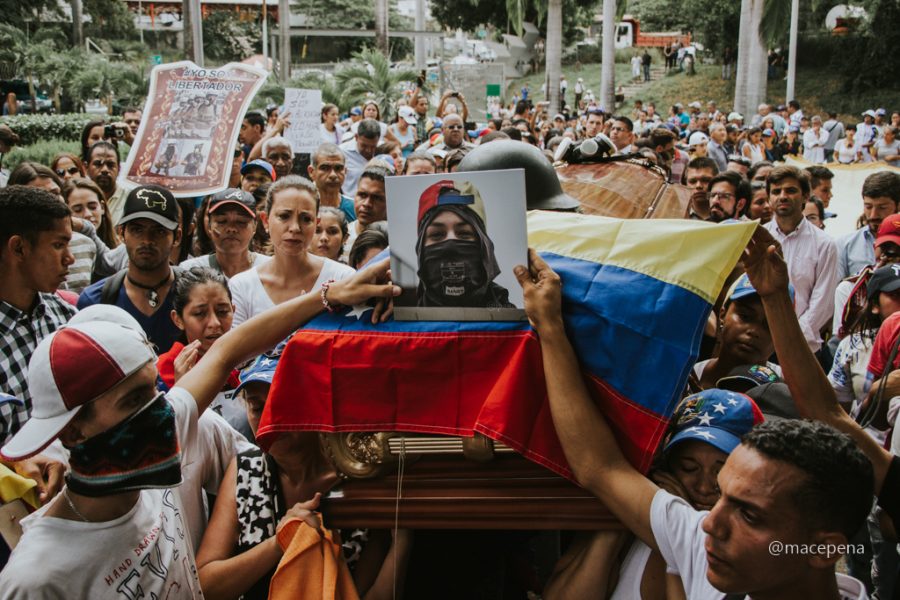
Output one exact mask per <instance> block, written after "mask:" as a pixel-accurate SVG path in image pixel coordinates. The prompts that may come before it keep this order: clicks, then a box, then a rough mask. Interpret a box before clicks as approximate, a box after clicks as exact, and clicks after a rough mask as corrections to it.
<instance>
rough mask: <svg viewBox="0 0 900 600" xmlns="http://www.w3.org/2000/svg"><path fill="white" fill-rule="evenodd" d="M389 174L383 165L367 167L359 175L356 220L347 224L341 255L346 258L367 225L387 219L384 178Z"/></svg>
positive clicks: (355, 208) (355, 200) (355, 205)
mask: <svg viewBox="0 0 900 600" xmlns="http://www.w3.org/2000/svg"><path fill="white" fill-rule="evenodd" d="M388 175H389V173H388V170H387V169H385V168H382V167H374V166H373V167H367V168H366V169H365V170H364V171H363V172H362V174H361V175H360V176H359V185H358V186H357V189H356V197H355V199H354V210H355V212H356V220H355V221H353V222H352V223H350V224H349V225H348V226H347V229H348V230H349V232H348V235H347V240H346V241H345V242H344V250H343V252H342V253H341V257H342V258H344V259H346V257H347V255H348V254H350V249H351V248H353V242H355V241H356V238H357V237H358V236H359V234H360V233H362V232H363V230H365V228H366V227H368V226H369V225H371V224H372V223H375V222H376V221H384V220H386V219H387V196H386V195H385V191H384V178H385V177H387V176H388Z"/></svg>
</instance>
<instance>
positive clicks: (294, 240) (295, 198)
mask: <svg viewBox="0 0 900 600" xmlns="http://www.w3.org/2000/svg"><path fill="white" fill-rule="evenodd" d="M318 209H319V192H318V190H317V189H316V186H315V184H314V183H312V182H311V181H309V180H308V179H304V178H302V177H298V176H295V175H288V176H287V177H284V178H282V179H279V180H278V181H276V182H275V183H273V184H272V187H270V188H269V194H268V198H267V199H266V206H265V212H263V213H261V214H260V218H261V219H262V221H263V224H264V225H265V227H266V229H267V230H268V232H269V238H270V241H271V244H272V253H273V254H272V260H270V261H268V262H266V263H265V264H263V265H260V266H258V267H253V268H252V269H249V270H247V271H244V272H243V273H238V274H237V275H235V276H234V277H232V278H231V280H230V281H229V286H230V287H231V293H232V294H233V296H234V306H235V313H234V320H235V324H236V325H237V324H240V323H242V322H244V321H246V320H247V319H249V318H251V317H252V316H254V315H257V314H259V313H261V312H262V311H264V310H268V309H270V308H272V307H274V306H276V305H278V304H281V303H282V302H286V301H288V300H290V299H291V298H295V297H297V296H299V295H300V294H303V293H305V292H306V291H308V290H313V289H319V288H320V287H322V285H323V284H327V283H328V282H330V281H334V280H339V279H344V278H345V277H349V276H350V275H352V274H353V269H351V268H350V267H348V266H346V265H342V264H341V263H339V262H337V261H334V260H331V259H328V258H323V257H320V256H316V255H314V254H312V253H310V252H309V245H310V241H311V240H312V239H313V237H314V236H315V232H316V220H317V216H318V214H319V210H318Z"/></svg>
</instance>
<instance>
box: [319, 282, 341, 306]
mask: <svg viewBox="0 0 900 600" xmlns="http://www.w3.org/2000/svg"><path fill="white" fill-rule="evenodd" d="M332 283H334V279H329V280H328V281H325V282H323V283H322V290H321V291H320V292H319V295H320V296H321V297H322V306H324V307H325V310H327V311H328V312H330V313H333V312H334V311H335V310H337V308H338V306H339V305H336V304H332V303H331V302H329V301H328V297H327V294H328V288H329V287H331V284H332Z"/></svg>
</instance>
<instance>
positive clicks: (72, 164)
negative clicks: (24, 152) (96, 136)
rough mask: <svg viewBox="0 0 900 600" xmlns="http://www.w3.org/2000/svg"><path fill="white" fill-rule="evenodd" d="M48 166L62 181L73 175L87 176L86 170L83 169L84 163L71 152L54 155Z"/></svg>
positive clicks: (73, 176)
mask: <svg viewBox="0 0 900 600" xmlns="http://www.w3.org/2000/svg"><path fill="white" fill-rule="evenodd" d="M50 168H51V169H53V172H54V173H56V175H57V177H59V178H60V179H62V180H63V182H66V181H68V180H70V179H73V178H75V177H86V176H87V172H86V171H85V170H84V163H83V162H81V159H80V158H78V157H77V156H75V155H74V154H72V153H71V152H61V153H59V154H57V155H56V156H54V157H53V162H51V163H50Z"/></svg>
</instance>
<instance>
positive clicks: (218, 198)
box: [209, 188, 256, 218]
mask: <svg viewBox="0 0 900 600" xmlns="http://www.w3.org/2000/svg"><path fill="white" fill-rule="evenodd" d="M229 206H231V207H240V208H242V209H244V210H245V211H247V213H248V214H249V215H250V216H251V217H253V218H256V199H255V198H254V197H253V194H251V193H250V192H245V191H244V190H239V189H237V188H227V189H224V190H222V191H221V192H216V193H215V194H213V195H212V198H210V199H209V213H210V214H212V213H214V212H216V211H217V210H219V209H220V208H224V207H229Z"/></svg>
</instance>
